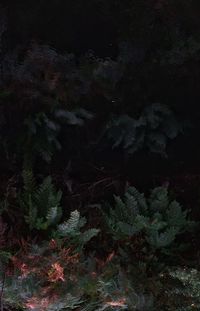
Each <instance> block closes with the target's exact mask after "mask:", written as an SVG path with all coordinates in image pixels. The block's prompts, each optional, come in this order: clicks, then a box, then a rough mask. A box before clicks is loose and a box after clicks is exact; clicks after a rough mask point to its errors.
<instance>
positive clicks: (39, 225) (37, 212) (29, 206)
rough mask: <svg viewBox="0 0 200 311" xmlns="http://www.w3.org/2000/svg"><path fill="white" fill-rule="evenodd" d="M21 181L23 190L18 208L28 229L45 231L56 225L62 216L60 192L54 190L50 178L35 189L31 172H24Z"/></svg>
mask: <svg viewBox="0 0 200 311" xmlns="http://www.w3.org/2000/svg"><path fill="white" fill-rule="evenodd" d="M23 179H24V189H23V193H22V194H21V195H20V206H21V208H22V210H23V211H24V213H25V220H26V222H27V223H28V224H29V228H30V229H31V230H32V229H37V230H46V229H48V228H49V227H50V226H54V225H56V224H58V223H59V221H60V219H61V216H62V209H61V206H60V201H61V197H62V192H61V191H56V190H55V188H54V185H53V184H52V180H51V177H47V178H45V179H44V180H43V182H42V183H41V185H40V186H39V187H36V183H35V180H34V177H33V174H32V172H31V171H24V172H23Z"/></svg>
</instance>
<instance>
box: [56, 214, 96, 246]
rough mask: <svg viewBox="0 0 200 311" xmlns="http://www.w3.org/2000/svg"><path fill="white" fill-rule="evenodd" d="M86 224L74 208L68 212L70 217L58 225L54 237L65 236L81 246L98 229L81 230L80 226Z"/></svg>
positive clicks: (94, 234)
mask: <svg viewBox="0 0 200 311" xmlns="http://www.w3.org/2000/svg"><path fill="white" fill-rule="evenodd" d="M85 224H86V219H85V218H84V217H81V216H80V213H79V212H78V211H77V210H75V211H72V212H71V214H70V218H69V219H68V220H67V221H65V222H63V223H62V224H60V225H58V228H57V231H56V232H55V236H56V237H67V238H69V239H70V241H72V242H74V243H75V244H77V245H78V246H79V248H82V247H83V246H84V245H85V244H86V243H87V242H89V241H90V240H91V239H92V238H93V237H95V236H96V235H97V234H98V233H99V229H95V228H91V229H88V230H85V231H83V232H82V231H81V228H82V227H83V226H84V225H85Z"/></svg>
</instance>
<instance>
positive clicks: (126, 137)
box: [106, 104, 182, 155]
mask: <svg viewBox="0 0 200 311" xmlns="http://www.w3.org/2000/svg"><path fill="white" fill-rule="evenodd" d="M181 131H182V126H181V125H180V124H179V122H178V121H177V120H176V118H175V116H174V114H173V113H172V111H171V110H169V109H168V107H167V106H165V105H160V104H153V105H151V106H149V107H147V108H145V109H144V110H143V112H142V114H141V116H140V118H138V119H134V118H132V117H130V116H128V115H122V116H120V117H118V118H117V119H114V120H112V121H111V122H110V123H109V124H108V125H107V129H106V137H107V138H108V140H109V141H111V143H112V148H117V147H121V148H122V149H123V150H125V151H126V152H128V153H129V154H133V153H135V152H136V151H138V150H140V149H144V148H146V149H148V150H149V151H150V152H155V153H159V154H161V155H166V153H165V150H166V146H167V142H168V141H169V140H171V139H174V138H176V137H177V135H178V134H179V133H180V132H181Z"/></svg>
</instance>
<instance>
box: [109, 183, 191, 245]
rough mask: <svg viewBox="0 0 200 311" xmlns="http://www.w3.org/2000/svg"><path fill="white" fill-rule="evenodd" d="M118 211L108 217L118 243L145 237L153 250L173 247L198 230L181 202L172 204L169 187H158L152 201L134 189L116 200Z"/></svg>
mask: <svg viewBox="0 0 200 311" xmlns="http://www.w3.org/2000/svg"><path fill="white" fill-rule="evenodd" d="M114 199H115V208H113V207H110V210H109V212H108V213H105V220H106V223H107V225H108V227H109V229H110V232H111V233H112V235H113V237H114V239H126V238H127V237H133V236H138V235H139V234H140V235H141V234H142V235H144V237H145V241H146V242H147V243H148V245H149V246H150V247H151V248H153V249H164V248H166V247H170V246H172V245H173V243H174V242H175V240H176V237H177V236H178V235H179V234H181V233H183V232H186V231H188V230H191V228H192V227H193V226H194V222H192V221H189V220H188V218H187V214H188V213H187V212H186V211H183V210H182V208H181V206H180V204H179V203H178V202H177V201H171V200H170V197H169V194H168V189H167V188H166V187H157V188H155V189H153V190H152V191H151V193H150V196H149V198H147V199H146V198H145V197H144V194H141V193H139V192H138V191H137V190H136V189H135V188H134V187H130V188H128V189H127V192H126V193H125V195H124V199H121V198H120V197H116V196H115V197H114Z"/></svg>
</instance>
